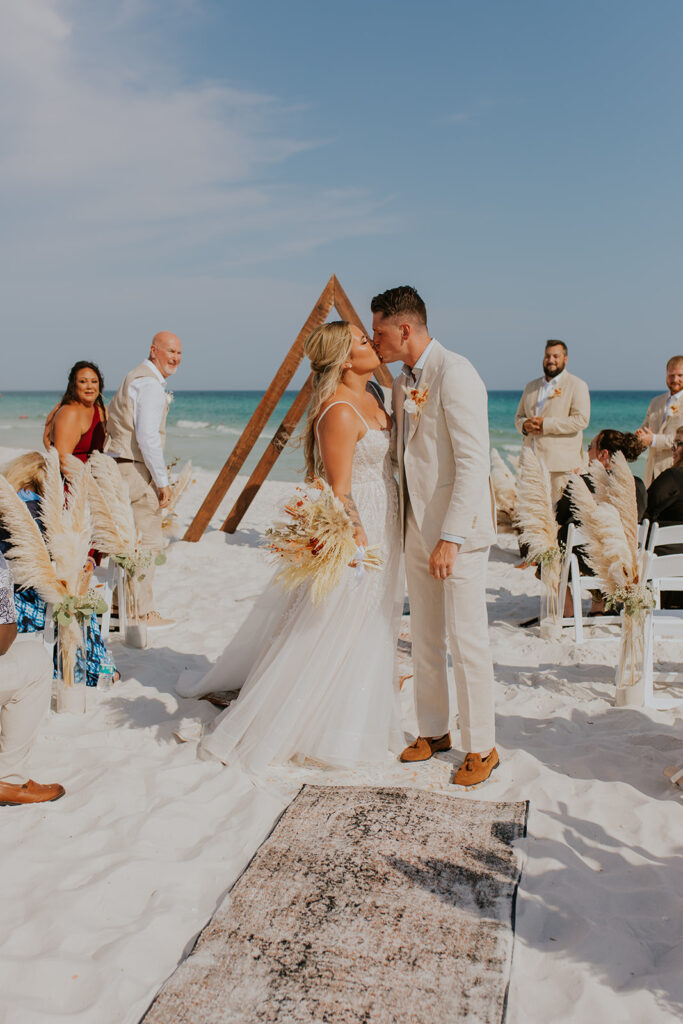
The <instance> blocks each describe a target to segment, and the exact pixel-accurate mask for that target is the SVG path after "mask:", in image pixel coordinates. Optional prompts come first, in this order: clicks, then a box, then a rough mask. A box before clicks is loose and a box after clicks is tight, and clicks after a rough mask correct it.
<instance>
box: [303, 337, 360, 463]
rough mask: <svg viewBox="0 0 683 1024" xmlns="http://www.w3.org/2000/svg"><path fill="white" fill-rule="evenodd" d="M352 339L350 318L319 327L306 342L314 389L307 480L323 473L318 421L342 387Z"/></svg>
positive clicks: (308, 426)
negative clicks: (317, 429)
mask: <svg viewBox="0 0 683 1024" xmlns="http://www.w3.org/2000/svg"><path fill="white" fill-rule="evenodd" d="M352 342H353V337H352V335H351V325H350V324H349V323H347V321H346V320H335V321H333V322H332V323H330V324H322V325H321V326H320V327H316V329H315V330H314V331H312V332H311V334H309V336H308V337H307V338H306V341H305V342H304V355H305V356H307V357H308V358H309V359H310V361H311V371H312V373H313V393H312V395H311V401H310V404H309V406H308V418H307V420H306V428H305V430H304V438H303V440H304V456H305V459H306V479H307V480H311V479H312V478H313V477H314V476H322V474H323V464H322V459H321V458H320V452H319V450H318V447H317V445H316V442H315V430H314V425H315V421H316V419H317V417H318V413H319V412H320V409H321V407H322V406H323V405H324V403H325V402H326V401H327V400H328V399H329V398H331V397H332V395H333V394H334V393H335V391H336V390H337V388H338V387H339V382H340V380H341V378H342V374H343V372H344V363H345V362H346V360H347V359H348V358H349V353H350V351H351V344H352Z"/></svg>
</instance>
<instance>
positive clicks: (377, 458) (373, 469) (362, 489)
mask: <svg viewBox="0 0 683 1024" xmlns="http://www.w3.org/2000/svg"><path fill="white" fill-rule="evenodd" d="M395 429H396V428H395V427H394V428H392V430H391V431H389V430H368V431H366V433H365V434H364V435H363V437H361V438H360V440H359V441H358V442H357V443H356V450H355V451H354V453H353V466H352V470H351V493H352V494H353V500H354V501H355V503H356V508H357V509H358V512H359V513H360V518H361V522H362V524H363V527H364V529H365V532H366V533H367V535H368V540H369V541H370V543H371V544H379V545H380V546H381V547H382V548H385V546H386V542H387V540H388V538H391V537H393V536H394V535H395V530H396V527H397V524H398V486H397V484H396V480H395V478H394V469H393V465H392V461H391V445H392V440H393V437H392V435H393V430H395Z"/></svg>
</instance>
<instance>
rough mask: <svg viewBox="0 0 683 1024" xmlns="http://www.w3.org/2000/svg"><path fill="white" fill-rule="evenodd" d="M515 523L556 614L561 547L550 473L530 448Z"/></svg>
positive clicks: (521, 468)
mask: <svg viewBox="0 0 683 1024" xmlns="http://www.w3.org/2000/svg"><path fill="white" fill-rule="evenodd" d="M515 526H516V527H517V529H518V530H519V532H520V536H519V540H520V544H523V545H525V546H526V548H527V550H528V554H527V561H528V562H531V563H533V564H534V565H540V567H541V578H542V580H543V583H544V585H545V586H546V587H547V588H548V591H549V595H550V598H551V600H550V607H551V616H552V618H557V616H558V614H559V586H560V574H561V569H562V549H561V547H560V545H559V544H558V540H557V520H556V519H555V506H554V503H553V500H552V493H551V487H550V474H549V473H548V470H547V469H546V467H545V466H544V465H543V463H542V462H541V461H540V459H539V458H538V456H537V455H536V453H535V452H533V451H532V450H531V449H530V448H525V449H524V450H523V452H522V455H521V458H520V460H519V476H518V477H517V496H516V502H515Z"/></svg>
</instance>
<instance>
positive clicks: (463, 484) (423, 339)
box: [370, 286, 499, 787]
mask: <svg viewBox="0 0 683 1024" xmlns="http://www.w3.org/2000/svg"><path fill="white" fill-rule="evenodd" d="M370 308H371V310H372V314H373V317H372V329H373V334H374V339H373V344H374V346H375V348H376V350H377V352H378V354H379V355H380V357H381V358H382V361H383V362H385V363H392V362H394V361H395V360H397V359H401V360H403V370H402V372H401V373H400V374H399V375H398V377H397V378H396V380H395V381H394V389H393V399H394V411H395V415H396V427H397V434H398V463H399V486H400V501H401V519H402V524H403V536H404V545H405V560H406V576H407V580H408V594H409V596H410V618H411V631H412V638H413V669H414V685H415V708H416V712H417V722H418V729H419V733H420V735H419V736H418V738H417V739H416V740H415V742H414V743H413V744H412V745H411V746H409V747H407V748H406V749H405V750H404V751H403V753H402V754H401V760H402V761H426V760H428V759H429V758H430V757H432V755H433V754H435V753H436V752H437V751H440V750H450V748H451V737H450V733H449V732H448V720H449V707H448V675H447V666H448V647H450V651H451V657H452V660H453V672H454V676H455V686H456V693H457V701H458V713H459V716H460V735H461V739H462V745H463V748H464V750H465V751H466V752H467V753H466V755H465V760H464V762H463V764H462V765H461V766H460V768H459V769H458V770H457V772H456V773H455V776H454V778H453V782H454V783H455V784H456V785H458V786H465V787H469V786H476V785H478V784H479V783H481V782H484V781H485V780H486V779H488V777H489V775H490V774H491V772H492V771H493V769H494V768H497V767H498V763H499V760H498V754H497V752H496V748H495V746H494V743H495V719H494V707H493V664H492V661H491V653H490V650H489V639H488V618H487V613H486V564H487V561H488V552H489V546H490V545H491V543H492V541H493V540H494V539H495V528H494V522H495V512H494V504H493V499H492V495H491V489H490V485H489V434H488V418H487V397H486V389H485V387H484V384H483V382H482V380H481V378H480V377H479V375H478V374H477V372H476V370H475V369H474V367H473V366H472V364H471V363H470V362H469V361H468V360H467V359H465V358H464V357H463V356H459V355H456V354H455V353H454V352H449V351H448V350H447V349H445V348H443V347H442V346H441V345H440V344H439V342H438V341H436V339H435V338H431V337H430V336H429V334H428V332H427V311H426V309H425V304H424V302H423V301H422V299H421V298H420V296H419V295H418V293H417V292H416V291H415V289H414V288H410V287H408V286H402V287H400V288H390V289H389V291H386V292H383V293H382V294H381V295H376V296H375V297H374V299H373V300H372V302H371V304H370Z"/></svg>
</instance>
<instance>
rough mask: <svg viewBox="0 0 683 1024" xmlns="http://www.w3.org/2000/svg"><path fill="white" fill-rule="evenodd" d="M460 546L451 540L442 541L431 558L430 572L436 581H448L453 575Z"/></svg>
mask: <svg viewBox="0 0 683 1024" xmlns="http://www.w3.org/2000/svg"><path fill="white" fill-rule="evenodd" d="M459 550H460V545H459V544H454V543H453V541H451V540H440V541H439V542H438V544H437V545H436V547H435V548H434V550H433V551H432V553H431V555H430V556H429V572H430V575H432V576H433V577H434V579H435V580H447V579H448V577H449V576H451V575H452V573H453V566H454V565H455V559H456V556H457V554H458V551H459Z"/></svg>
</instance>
